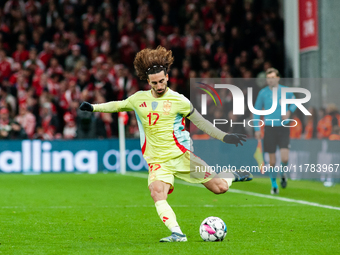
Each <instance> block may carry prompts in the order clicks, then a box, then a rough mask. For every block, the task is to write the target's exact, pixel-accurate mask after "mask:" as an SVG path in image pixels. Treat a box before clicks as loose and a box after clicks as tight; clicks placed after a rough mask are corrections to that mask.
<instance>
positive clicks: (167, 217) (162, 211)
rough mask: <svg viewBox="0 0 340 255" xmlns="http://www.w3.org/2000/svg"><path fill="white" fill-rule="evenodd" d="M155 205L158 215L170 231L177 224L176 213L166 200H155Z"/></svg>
mask: <svg viewBox="0 0 340 255" xmlns="http://www.w3.org/2000/svg"><path fill="white" fill-rule="evenodd" d="M155 206H156V209H157V213H158V215H159V217H160V218H161V220H162V221H163V222H164V224H165V226H167V227H168V229H169V230H170V231H171V229H172V228H174V227H176V226H178V223H177V221H176V215H175V213H174V211H173V210H172V208H171V207H170V205H169V204H168V202H167V201H166V200H160V201H157V202H156V203H155Z"/></svg>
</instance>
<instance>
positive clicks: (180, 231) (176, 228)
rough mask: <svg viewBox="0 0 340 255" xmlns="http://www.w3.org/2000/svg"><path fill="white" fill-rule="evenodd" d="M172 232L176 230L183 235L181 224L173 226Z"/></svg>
mask: <svg viewBox="0 0 340 255" xmlns="http://www.w3.org/2000/svg"><path fill="white" fill-rule="evenodd" d="M171 232H172V233H173V232H176V233H178V234H181V235H183V232H182V230H181V228H180V227H179V226H176V227H173V228H171Z"/></svg>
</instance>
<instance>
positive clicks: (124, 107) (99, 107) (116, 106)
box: [79, 98, 133, 113]
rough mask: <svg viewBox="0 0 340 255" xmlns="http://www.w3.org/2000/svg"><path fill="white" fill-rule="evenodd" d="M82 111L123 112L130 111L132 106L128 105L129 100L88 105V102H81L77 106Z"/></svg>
mask: <svg viewBox="0 0 340 255" xmlns="http://www.w3.org/2000/svg"><path fill="white" fill-rule="evenodd" d="M79 109H80V110H82V111H88V112H108V113H112V112H125V111H132V110H133V106H132V105H131V104H130V101H129V98H128V99H126V100H123V101H112V102H108V103H103V104H90V103H89V102H82V103H81V105H80V106H79Z"/></svg>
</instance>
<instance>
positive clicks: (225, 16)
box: [0, 0, 340, 140]
mask: <svg viewBox="0 0 340 255" xmlns="http://www.w3.org/2000/svg"><path fill="white" fill-rule="evenodd" d="M277 5H278V1H274V0H244V1H240V0H186V1H185V3H183V1H180V0H172V1H165V0H149V1H146V0H135V1H128V0H119V1H110V0H102V1H94V0H41V1H36V0H26V1H24V0H8V1H1V3H0V138H1V139H23V138H29V139H48V140H50V139H62V138H63V139H73V138H109V137H115V136H117V133H118V127H117V123H118V121H117V118H118V117H117V116H118V115H117V114H109V113H95V114H90V113H87V112H81V111H79V110H78V107H79V103H80V102H82V101H88V102H91V103H103V102H106V101H111V100H122V99H125V98H127V97H128V96H129V95H131V94H133V93H134V92H136V91H138V90H141V89H149V85H148V84H147V83H146V82H145V81H139V80H137V77H136V76H135V73H134V70H133V60H134V57H135V54H136V53H137V52H138V51H139V50H141V49H144V48H147V47H155V46H157V45H162V46H164V47H166V48H167V49H171V50H172V52H173V55H174V57H175V62H174V65H173V67H172V69H171V71H170V79H169V86H170V88H172V89H173V90H176V91H178V92H180V93H183V94H184V95H186V96H187V97H189V81H190V78H197V77H200V78H209V77H221V78H231V77H235V78H245V79H247V78H256V77H265V70H266V69H267V68H269V67H276V68H277V69H278V70H279V71H281V73H282V71H283V67H284V66H283V65H284V51H283V20H282V19H281V18H280V16H279V14H278V13H277V11H276V10H278V8H277ZM260 88H261V85H259V84H255V85H254V90H255V93H257V92H258V91H259V90H260ZM227 96H228V95H227ZM229 105H230V104H227V106H228V107H229ZM311 110H312V111H313V112H314V114H313V116H311V117H309V118H308V119H305V120H304V119H302V120H299V121H300V122H301V121H302V125H299V128H300V129H298V128H296V130H295V129H294V130H292V132H291V133H292V134H291V136H292V138H305V139H311V138H329V137H332V139H333V138H334V139H340V133H339V123H340V115H339V114H338V110H337V109H336V107H335V106H334V105H330V106H329V107H328V108H327V109H320V110H316V109H311ZM223 112H225V113H227V116H228V117H229V118H235V116H232V115H231V108H225V109H221V111H216V112H215V113H214V114H215V115H217V116H218V115H219V114H223ZM295 118H298V115H295ZM126 130H127V136H128V137H138V136H139V132H138V127H137V121H136V118H135V116H134V114H133V113H129V118H128V123H127V127H126ZM227 131H230V130H227ZM233 131H234V132H235V130H233ZM236 131H238V132H246V133H247V134H248V135H249V136H252V135H253V133H252V131H249V130H236Z"/></svg>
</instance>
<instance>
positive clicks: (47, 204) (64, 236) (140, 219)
mask: <svg viewBox="0 0 340 255" xmlns="http://www.w3.org/2000/svg"><path fill="white" fill-rule="evenodd" d="M145 177H146V174H141V173H137V174H128V175H126V176H122V175H118V174H102V173H101V174H95V175H88V174H42V175H20V174H11V175H5V174H2V175H0V184H1V185H0V194H1V199H0V243H1V244H0V254H44V255H45V254H58V255H59V254H81V255H83V254H209V255H212V254H221V255H222V254H339V253H340V211H339V210H336V208H335V209H328V208H322V207H316V206H311V205H306V204H299V203H294V202H288V201H280V200H276V199H269V198H268V197H258V196H253V195H251V194H243V193H236V192H227V193H226V194H222V195H214V194H212V193H211V192H209V191H208V190H206V189H205V188H202V187H201V186H199V185H198V186H190V185H186V184H184V183H183V182H181V181H177V182H176V184H175V191H174V193H173V194H171V195H169V198H168V202H169V204H170V205H171V206H172V207H173V209H174V211H175V213H176V215H177V219H178V222H179V224H180V225H181V228H182V230H183V232H184V233H185V234H187V236H188V242H186V243H159V242H158V241H159V239H160V238H162V237H164V236H167V235H169V234H170V233H169V230H168V229H167V228H166V227H165V226H164V224H163V222H162V221H161V220H160V219H159V217H158V215H157V213H156V209H155V207H154V203H153V201H152V199H151V197H150V194H149V190H148V189H147V180H146V178H145ZM231 189H232V190H243V191H251V192H256V193H261V194H266V195H268V194H269V191H270V181H269V180H268V179H255V180H253V181H251V182H246V183H235V184H233V186H232V188H231ZM280 192H281V193H280V195H279V197H285V198H292V199H295V200H304V201H309V202H315V203H319V204H324V205H331V206H333V207H337V208H338V209H339V207H340V185H339V184H338V185H336V186H333V187H330V188H325V187H323V185H322V183H319V182H311V181H289V182H288V187H287V189H286V190H282V189H281V190H280ZM208 216H217V217H220V218H222V219H223V220H224V221H225V222H226V224H227V226H228V234H227V236H226V239H225V240H224V241H223V242H217V243H209V242H203V241H202V240H201V238H200V236H199V226H200V223H201V222H202V220H203V219H204V218H206V217H208Z"/></svg>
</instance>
